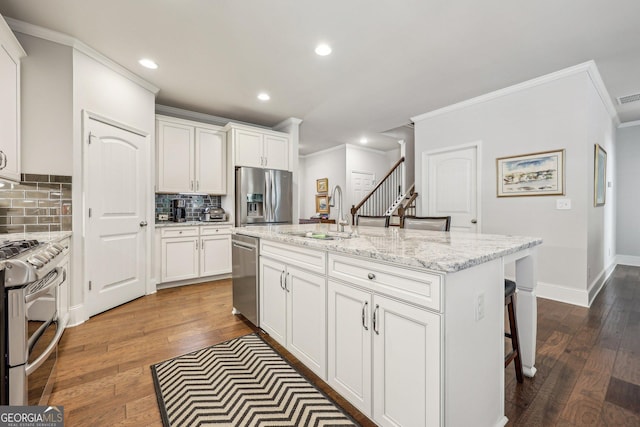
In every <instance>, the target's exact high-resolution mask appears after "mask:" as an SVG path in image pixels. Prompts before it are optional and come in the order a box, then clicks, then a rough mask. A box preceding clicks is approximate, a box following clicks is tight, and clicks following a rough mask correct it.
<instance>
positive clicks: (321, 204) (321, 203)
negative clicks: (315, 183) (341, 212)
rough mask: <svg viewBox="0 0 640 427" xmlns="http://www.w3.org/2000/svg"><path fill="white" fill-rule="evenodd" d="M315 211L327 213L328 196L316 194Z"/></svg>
mask: <svg viewBox="0 0 640 427" xmlns="http://www.w3.org/2000/svg"><path fill="white" fill-rule="evenodd" d="M316 212H317V213H320V214H322V213H327V214H328V213H329V196H328V195H326V194H317V195H316Z"/></svg>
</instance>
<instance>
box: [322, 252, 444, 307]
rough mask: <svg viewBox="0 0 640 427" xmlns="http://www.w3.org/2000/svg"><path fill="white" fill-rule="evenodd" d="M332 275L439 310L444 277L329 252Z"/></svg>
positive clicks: (330, 273)
mask: <svg viewBox="0 0 640 427" xmlns="http://www.w3.org/2000/svg"><path fill="white" fill-rule="evenodd" d="M329 277H333V278H336V279H339V280H343V281H345V282H347V283H352V284H355V285H360V286H363V287H365V288H368V289H371V290H373V291H375V292H379V293H381V294H385V295H389V296H392V297H395V298H398V299H401V300H404V301H407V302H409V303H411V304H415V305H418V306H421V307H426V308H430V309H433V310H437V311H440V306H441V301H440V288H441V286H442V277H441V276H439V275H437V274H434V273H429V272H426V271H417V270H409V269H406V268H400V267H394V266H391V265H386V264H380V263H378V262H371V261H367V260H363V259H360V258H351V257H346V256H342V255H334V254H330V255H329Z"/></svg>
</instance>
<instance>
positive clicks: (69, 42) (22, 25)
mask: <svg viewBox="0 0 640 427" xmlns="http://www.w3.org/2000/svg"><path fill="white" fill-rule="evenodd" d="M5 19H6V21H7V23H8V24H9V27H11V29H12V30H13V31H16V32H18V33H22V34H26V35H29V36H33V37H38V38H40V39H44V40H48V41H50V42H54V43H58V44H61V45H65V46H69V47H71V48H73V49H76V50H77V51H79V52H82V53H84V54H85V55H87V56H89V57H90V58H92V59H94V60H96V61H98V62H99V63H101V64H102V65H104V66H105V67H107V68H109V69H110V70H112V71H115V72H116V73H118V74H120V75H121V76H123V77H126V78H127V79H129V80H131V81H132V82H134V83H136V84H137V85H139V86H141V87H143V88H145V89H146V90H148V91H149V92H151V93H153V94H154V95H157V93H158V92H159V91H160V88H158V87H156V86H154V85H152V84H151V83H149V82H148V81H146V80H144V79H143V78H142V77H140V76H138V75H137V74H135V73H133V72H131V71H130V70H128V69H127V68H125V67H123V66H122V65H120V64H118V63H117V62H115V61H113V60H112V59H109V58H107V57H106V56H104V55H103V54H101V53H100V52H98V51H97V50H95V49H94V48H92V47H91V46H88V45H86V44H84V43H83V42H81V41H80V40H78V39H76V38H74V37H71V36H69V35H67V34H63V33H59V32H57V31H54V30H50V29H48V28H43V27H40V26H37V25H33V24H30V23H28V22H24V21H19V20H17V19H13V18H8V17H6V18H5Z"/></svg>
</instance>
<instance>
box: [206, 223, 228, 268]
mask: <svg viewBox="0 0 640 427" xmlns="http://www.w3.org/2000/svg"><path fill="white" fill-rule="evenodd" d="M230 272H231V228H230V227H224V228H222V227H216V226H204V225H203V226H201V227H200V277H206V276H215V275H217V274H226V273H230Z"/></svg>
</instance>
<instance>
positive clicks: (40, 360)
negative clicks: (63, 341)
mask: <svg viewBox="0 0 640 427" xmlns="http://www.w3.org/2000/svg"><path fill="white" fill-rule="evenodd" d="M68 321H69V319H68V317H65V319H64V320H63V324H62V325H61V324H60V321H59V320H58V330H57V331H56V335H55V336H54V337H53V341H51V342H50V343H49V345H48V346H47V348H46V349H45V350H44V352H43V353H42V354H41V355H40V356H38V358H37V359H36V360H34V361H33V362H32V363H25V364H24V366H25V369H24V371H25V373H26V375H27V376H29V375H31V374H32V373H33V371H35V370H36V369H38V368H39V367H40V365H42V364H43V363H44V361H45V360H47V359H48V358H49V356H51V353H53V352H54V351H56V346H57V345H58V341H60V338H62V334H63V333H64V330H65V329H66V327H67V323H68Z"/></svg>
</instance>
